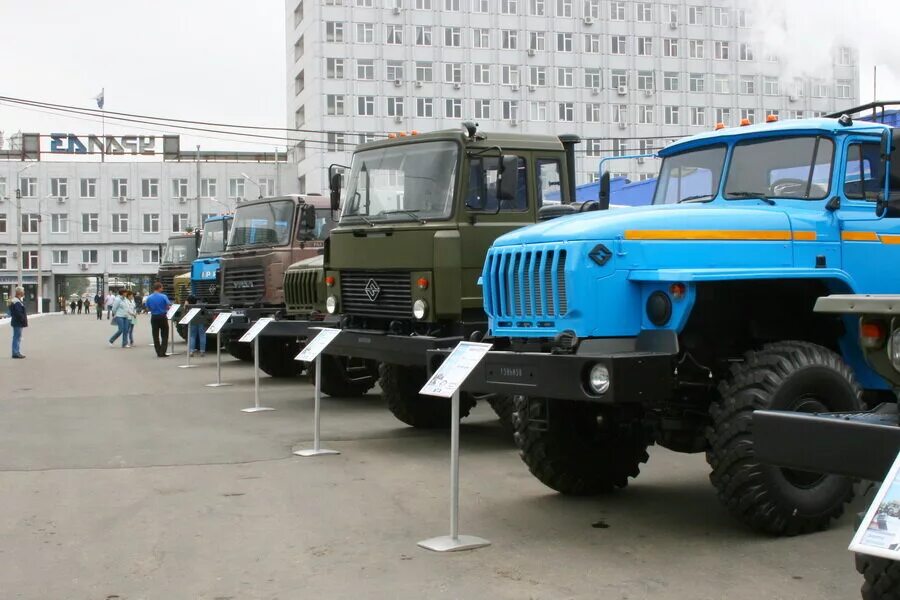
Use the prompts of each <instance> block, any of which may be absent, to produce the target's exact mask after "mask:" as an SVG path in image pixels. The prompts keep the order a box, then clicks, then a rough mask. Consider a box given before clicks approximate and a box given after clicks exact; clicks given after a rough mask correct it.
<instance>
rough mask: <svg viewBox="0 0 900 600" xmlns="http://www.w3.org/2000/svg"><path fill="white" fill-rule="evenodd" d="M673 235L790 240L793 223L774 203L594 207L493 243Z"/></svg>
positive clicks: (513, 232) (505, 236)
mask: <svg viewBox="0 0 900 600" xmlns="http://www.w3.org/2000/svg"><path fill="white" fill-rule="evenodd" d="M673 233H674V234H676V235H677V236H681V239H722V237H718V236H727V235H728V234H734V237H735V238H738V239H740V238H741V237H744V238H746V236H753V235H755V234H758V235H759V236H761V238H763V239H781V238H779V237H778V236H782V237H783V239H785V240H790V239H791V222H790V218H789V217H788V216H787V214H786V213H785V212H784V211H783V210H780V209H778V208H777V207H769V206H734V207H731V206H727V207H723V206H722V204H702V205H701V204H691V205H684V204H682V205H665V206H642V207H638V208H630V209H615V210H606V211H594V212H589V213H585V214H580V215H573V216H569V217H561V218H558V219H553V220H550V221H545V222H543V223H538V224H535V225H530V226H528V227H523V228H522V229H517V230H515V231H512V232H510V233H507V234H505V235H503V236H501V237H499V238H498V239H497V240H496V241H495V242H494V246H513V245H517V244H530V243H544V242H574V241H589V240H614V239H618V238H622V239H659V238H657V237H654V236H661V237H663V238H664V239H669V238H666V236H667V234H673ZM705 236H709V237H705ZM766 236H769V237H768V238H766Z"/></svg>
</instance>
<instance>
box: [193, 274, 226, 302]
mask: <svg viewBox="0 0 900 600" xmlns="http://www.w3.org/2000/svg"><path fill="white" fill-rule="evenodd" d="M191 286H192V288H193V292H194V296H196V297H197V301H198V302H200V303H202V304H218V303H219V278H218V277H217V278H216V279H215V280H214V281H194V282H192V283H191Z"/></svg>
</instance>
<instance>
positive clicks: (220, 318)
mask: <svg viewBox="0 0 900 600" xmlns="http://www.w3.org/2000/svg"><path fill="white" fill-rule="evenodd" d="M230 318H231V313H219V314H218V315H217V316H216V318H215V320H214V321H213V322H212V324H211V325H210V326H209V329H207V330H206V334H207V335H215V336H216V382H215V383H207V384H206V387H224V386H226V385H231V384H230V383H222V336H221V335H220V333H219V332H220V331H222V327H224V326H225V323H227V322H228V319H230Z"/></svg>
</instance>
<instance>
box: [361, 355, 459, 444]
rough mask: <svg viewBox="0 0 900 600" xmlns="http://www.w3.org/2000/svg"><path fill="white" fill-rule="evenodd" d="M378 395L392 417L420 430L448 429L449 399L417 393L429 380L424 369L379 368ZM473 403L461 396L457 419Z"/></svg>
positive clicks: (397, 366) (383, 366)
mask: <svg viewBox="0 0 900 600" xmlns="http://www.w3.org/2000/svg"><path fill="white" fill-rule="evenodd" d="M378 372H379V374H380V376H381V377H380V379H379V383H380V384H381V395H382V396H383V397H384V399H385V400H386V401H387V405H388V409H389V410H390V411H391V413H393V415H394V416H395V417H397V418H398V419H400V420H401V421H403V422H404V423H406V424H407V425H410V426H412V427H417V428H419V429H441V428H446V427H449V426H450V411H451V405H450V399H449V398H436V397H434V396H420V395H419V390H420V389H422V386H423V385H425V382H426V381H427V380H428V376H427V373H426V372H425V367H404V366H401V365H389V364H381V365H380V366H379V367H378ZM473 406H475V400H474V399H473V398H472V397H471V396H469V395H468V394H462V395H461V397H460V400H459V416H460V418H463V417H466V416H468V414H469V411H470V410H472V407H473Z"/></svg>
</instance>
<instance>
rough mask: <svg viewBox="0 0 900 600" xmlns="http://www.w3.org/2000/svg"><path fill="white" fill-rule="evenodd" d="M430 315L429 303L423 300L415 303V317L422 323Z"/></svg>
mask: <svg viewBox="0 0 900 600" xmlns="http://www.w3.org/2000/svg"><path fill="white" fill-rule="evenodd" d="M427 315H428V303H427V302H425V301H424V300H422V299H419V300H416V301H415V302H413V316H414V317H415V318H417V319H419V320H420V321H421V320H422V319H424V318H425V317H426V316H427Z"/></svg>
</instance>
